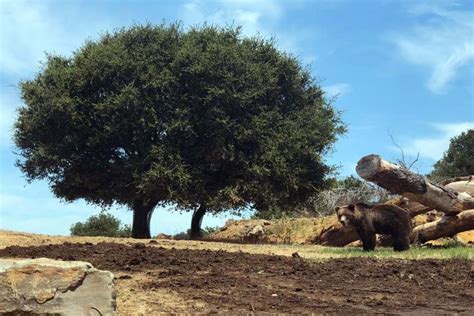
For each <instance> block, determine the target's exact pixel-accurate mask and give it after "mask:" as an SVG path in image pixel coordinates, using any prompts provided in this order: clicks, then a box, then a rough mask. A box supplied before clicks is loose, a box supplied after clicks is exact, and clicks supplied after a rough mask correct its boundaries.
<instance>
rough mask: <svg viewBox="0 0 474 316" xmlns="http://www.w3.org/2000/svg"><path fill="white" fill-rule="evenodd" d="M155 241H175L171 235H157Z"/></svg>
mask: <svg viewBox="0 0 474 316" xmlns="http://www.w3.org/2000/svg"><path fill="white" fill-rule="evenodd" d="M155 239H173V237H171V236H170V235H166V234H163V233H159V234H158V235H156V237H155Z"/></svg>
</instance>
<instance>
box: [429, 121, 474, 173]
mask: <svg viewBox="0 0 474 316" xmlns="http://www.w3.org/2000/svg"><path fill="white" fill-rule="evenodd" d="M472 174H474V129H470V130H468V131H467V132H463V133H462V134H461V135H459V136H456V137H453V138H451V142H450V144H449V148H448V150H447V151H446V152H445V153H444V155H443V158H441V159H440V160H439V161H438V162H436V163H435V165H434V170H433V171H432V172H431V174H430V177H431V178H433V179H434V180H435V181H436V180H443V179H446V178H453V177H459V176H467V175H472Z"/></svg>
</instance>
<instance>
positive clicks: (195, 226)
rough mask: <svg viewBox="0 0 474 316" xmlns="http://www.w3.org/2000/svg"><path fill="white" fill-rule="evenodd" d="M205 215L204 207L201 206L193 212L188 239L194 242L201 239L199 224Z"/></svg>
mask: <svg viewBox="0 0 474 316" xmlns="http://www.w3.org/2000/svg"><path fill="white" fill-rule="evenodd" d="M204 214H206V207H205V206H204V204H201V206H199V208H198V209H197V210H195V211H194V213H193V217H192V218H191V229H190V231H189V239H191V240H196V239H200V238H201V237H202V233H201V224H202V219H203V217H204Z"/></svg>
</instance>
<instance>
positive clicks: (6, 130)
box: [0, 91, 21, 146]
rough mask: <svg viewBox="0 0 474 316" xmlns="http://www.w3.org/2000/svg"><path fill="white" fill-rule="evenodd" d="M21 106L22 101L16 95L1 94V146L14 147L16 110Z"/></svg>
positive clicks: (2, 92)
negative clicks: (13, 132) (13, 134)
mask: <svg viewBox="0 0 474 316" xmlns="http://www.w3.org/2000/svg"><path fill="white" fill-rule="evenodd" d="M20 104H21V102H20V100H19V99H18V98H15V96H14V95H12V94H10V93H5V92H4V91H1V92H0V146H9V145H12V130H13V122H14V120H15V113H16V112H15V110H16V109H17V108H18V107H19V106H20Z"/></svg>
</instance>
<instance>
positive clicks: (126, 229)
mask: <svg viewBox="0 0 474 316" xmlns="http://www.w3.org/2000/svg"><path fill="white" fill-rule="evenodd" d="M71 235H73V236H107V237H130V236H131V235H132V229H131V227H130V225H122V223H121V222H120V220H119V219H118V218H117V217H115V216H113V215H112V214H110V213H107V212H100V213H99V214H98V215H92V216H91V217H89V218H88V219H87V220H86V221H85V222H84V223H81V222H77V223H75V224H73V225H72V226H71Z"/></svg>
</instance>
